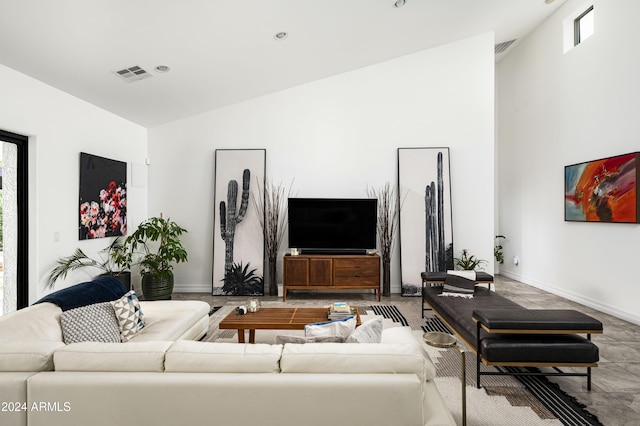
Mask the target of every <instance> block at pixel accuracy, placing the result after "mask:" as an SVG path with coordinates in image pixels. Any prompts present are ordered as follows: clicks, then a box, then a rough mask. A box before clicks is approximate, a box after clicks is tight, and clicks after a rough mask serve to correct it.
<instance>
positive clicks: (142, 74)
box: [114, 65, 153, 83]
mask: <svg viewBox="0 0 640 426" xmlns="http://www.w3.org/2000/svg"><path fill="white" fill-rule="evenodd" d="M114 72H115V73H116V74H117V75H118V76H119V77H120V78H122V79H123V80H124V81H126V82H128V83H133V82H134V81H139V80H143V79H145V78H148V77H153V76H152V75H151V74H149V73H148V72H147V71H145V70H144V69H142V68H140V67H139V66H137V65H136V66H133V67H129V68H125V69H122V70H118V71H114Z"/></svg>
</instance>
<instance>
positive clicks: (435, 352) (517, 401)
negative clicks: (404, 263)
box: [365, 305, 602, 426]
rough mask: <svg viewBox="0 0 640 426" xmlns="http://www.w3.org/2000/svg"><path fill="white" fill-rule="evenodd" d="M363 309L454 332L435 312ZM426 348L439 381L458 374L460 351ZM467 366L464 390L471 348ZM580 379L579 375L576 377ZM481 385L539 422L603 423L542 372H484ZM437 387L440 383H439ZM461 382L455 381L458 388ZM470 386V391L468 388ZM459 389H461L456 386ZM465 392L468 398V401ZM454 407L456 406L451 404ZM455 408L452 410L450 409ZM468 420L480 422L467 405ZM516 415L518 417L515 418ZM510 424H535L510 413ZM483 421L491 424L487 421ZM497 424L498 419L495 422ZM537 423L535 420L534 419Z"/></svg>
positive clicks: (471, 380) (422, 328)
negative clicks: (526, 410) (418, 314)
mask: <svg viewBox="0 0 640 426" xmlns="http://www.w3.org/2000/svg"><path fill="white" fill-rule="evenodd" d="M365 309H367V310H370V311H371V312H373V313H375V314H376V315H381V316H382V317H384V318H388V319H390V320H392V321H393V322H395V323H398V324H399V325H405V326H409V327H411V328H412V329H413V330H419V333H420V334H422V333H423V332H427V331H440V332H444V333H449V334H453V333H452V332H451V330H450V329H449V327H447V325H446V324H444V323H443V322H442V321H441V320H440V318H438V317H436V316H431V315H432V314H431V315H427V317H426V318H417V317H416V318H412V313H411V312H406V314H407V315H406V316H405V313H403V312H402V309H401V308H398V307H396V306H389V305H385V306H370V307H366V308H365ZM423 346H424V347H425V348H428V349H427V351H428V352H429V355H430V356H431V358H432V360H433V361H434V364H435V365H436V371H437V376H438V379H437V380H436V381H438V380H439V379H440V378H445V377H446V378H450V377H455V378H458V380H460V379H459V378H460V377H461V375H462V374H461V361H460V354H459V353H458V351H454V350H442V349H435V348H431V347H429V346H427V345H423ZM465 364H466V365H465V366H466V379H467V380H466V385H467V394H468V395H469V393H470V392H475V391H477V390H478V389H476V386H475V380H476V359H475V356H474V355H473V353H472V352H467V354H466V359H465ZM480 368H481V369H482V371H485V370H486V371H491V370H494V371H495V368H494V367H489V366H485V365H482V364H481V365H480ZM507 370H508V371H510V372H514V371H517V370H518V368H514V367H509V368H508V369H507ZM576 380H580V379H576ZM482 383H483V386H482V389H479V390H484V391H485V392H486V394H487V395H488V396H492V397H496V396H499V397H504V398H506V399H507V400H508V401H509V403H510V404H511V405H512V406H517V407H529V408H531V410H533V411H534V412H535V413H536V414H537V416H538V417H539V419H540V421H544V423H540V424H557V423H555V422H558V421H559V422H560V424H563V425H571V426H573V425H576V426H579V425H580V426H581V425H602V423H601V422H600V421H599V420H598V418H597V417H595V416H594V415H592V414H591V413H589V412H588V411H587V410H586V409H585V407H584V406H583V405H582V404H580V403H579V402H577V401H576V399H575V398H573V397H572V396H570V395H568V394H567V393H566V392H564V391H563V390H562V389H560V388H559V386H558V385H557V384H555V383H552V382H550V381H549V380H547V378H546V377H543V376H528V377H523V376H517V377H514V376H483V378H482ZM438 386H439V387H440V384H438ZM459 388H460V383H459V382H458V390H459ZM471 389H473V391H472V390H471ZM459 392H460V390H459ZM469 400H470V399H469V396H468V401H469ZM452 408H454V409H455V407H452ZM452 411H454V410H452ZM467 413H468V422H469V424H480V423H476V422H471V421H469V419H470V418H471V416H473V415H474V413H472V412H471V411H470V410H469V408H468V409H467ZM516 419H518V420H516ZM511 421H512V423H511V424H518V425H520V424H534V423H529V422H528V421H527V422H524V419H522V418H517V417H513V418H512V419H511ZM486 424H492V423H490V420H489V423H486ZM496 424H497V423H496ZM536 424H537V423H536Z"/></svg>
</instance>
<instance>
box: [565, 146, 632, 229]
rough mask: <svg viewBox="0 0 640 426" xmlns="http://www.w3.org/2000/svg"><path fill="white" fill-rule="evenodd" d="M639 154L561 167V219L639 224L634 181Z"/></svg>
mask: <svg viewBox="0 0 640 426" xmlns="http://www.w3.org/2000/svg"><path fill="white" fill-rule="evenodd" d="M639 161H640V153H638V152H632V153H629V154H623V155H617V156H615V157H608V158H603V159H600V160H593V161H587V162H584V163H578V164H572V165H570V166H565V168H564V220H565V221H568V222H613V223H640V220H639V218H638V208H639V207H640V206H639V204H638V196H637V190H636V186H637V182H638V170H640V167H639V166H640V163H639Z"/></svg>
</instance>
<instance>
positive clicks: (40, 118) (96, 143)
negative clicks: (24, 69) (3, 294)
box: [0, 65, 147, 303]
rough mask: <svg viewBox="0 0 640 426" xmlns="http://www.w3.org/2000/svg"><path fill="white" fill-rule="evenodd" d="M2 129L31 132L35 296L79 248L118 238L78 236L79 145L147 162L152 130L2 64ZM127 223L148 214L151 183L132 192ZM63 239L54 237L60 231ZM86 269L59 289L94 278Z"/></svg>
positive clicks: (32, 295)
mask: <svg viewBox="0 0 640 426" xmlns="http://www.w3.org/2000/svg"><path fill="white" fill-rule="evenodd" d="M0 93H2V101H1V102H0V128H1V129H3V130H6V131H10V132H14V133H18V134H22V135H25V136H29V145H28V149H29V300H30V302H31V303H32V302H34V301H36V300H37V299H39V298H40V297H41V296H43V295H44V294H45V293H47V292H48V290H46V288H45V281H46V276H47V275H48V273H49V271H50V270H51V269H52V268H53V267H54V266H55V260H56V259H57V258H59V257H60V256H66V255H70V254H71V253H72V252H73V251H74V250H75V248H76V247H80V248H82V249H83V250H85V252H86V253H87V254H88V255H90V256H93V255H95V254H96V253H97V252H98V251H99V250H101V249H102V248H104V247H106V246H107V245H108V243H109V242H110V241H111V240H112V239H111V238H110V239H99V240H92V241H78V219H79V203H78V200H79V189H78V185H79V169H80V152H88V153H90V154H94V155H99V156H103V157H108V158H112V159H115V160H120V161H126V162H127V163H128V165H129V166H130V165H131V163H134V162H135V163H139V164H144V159H145V157H146V155H147V130H146V129H145V128H143V127H141V126H138V125H136V124H133V123H131V122H129V121H126V120H124V119H122V118H120V117H117V116H115V115H113V114H111V113H108V112H105V111H104V110H102V109H100V108H98V107H96V106H93V105H91V104H88V103H86V102H84V101H81V100H79V99H77V98H75V97H73V96H71V95H68V94H66V93H63V92H61V91H59V90H57V89H54V88H52V87H50V86H47V85H45V84H43V83H41V82H39V81H37V80H34V79H32V78H30V77H28V76H26V75H24V74H21V73H18V72H16V71H14V70H12V69H10V68H7V67H4V66H1V65H0ZM128 203H129V207H128V212H129V223H130V225H131V224H134V225H135V224H137V223H139V222H140V221H141V220H143V219H144V218H145V217H146V216H147V211H146V208H147V190H146V188H144V187H138V188H132V187H131V181H130V180H129V191H128ZM55 232H58V233H59V237H60V238H59V241H58V242H54V233H55ZM90 276H91V275H90V274H88V273H87V272H83V273H79V274H77V275H75V276H69V277H68V279H67V281H65V282H58V284H57V285H56V289H58V288H63V287H66V286H68V285H72V284H75V283H77V282H80V281H83V280H85V279H88V278H90Z"/></svg>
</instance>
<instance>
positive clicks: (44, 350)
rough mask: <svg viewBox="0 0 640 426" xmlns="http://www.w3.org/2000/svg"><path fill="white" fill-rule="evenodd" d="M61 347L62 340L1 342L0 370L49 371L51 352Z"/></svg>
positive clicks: (51, 365)
mask: <svg viewBox="0 0 640 426" xmlns="http://www.w3.org/2000/svg"><path fill="white" fill-rule="evenodd" d="M62 347H64V343H62V342H33V341H32V342H3V343H2V344H1V345H0V371H51V370H53V352H54V351H55V350H56V349H59V348H62Z"/></svg>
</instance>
